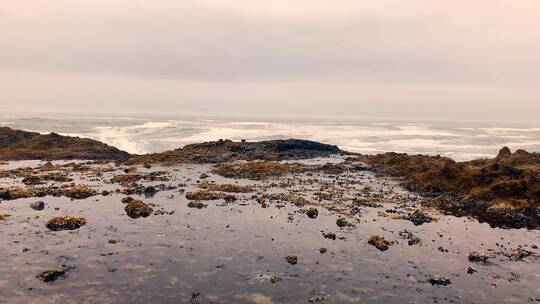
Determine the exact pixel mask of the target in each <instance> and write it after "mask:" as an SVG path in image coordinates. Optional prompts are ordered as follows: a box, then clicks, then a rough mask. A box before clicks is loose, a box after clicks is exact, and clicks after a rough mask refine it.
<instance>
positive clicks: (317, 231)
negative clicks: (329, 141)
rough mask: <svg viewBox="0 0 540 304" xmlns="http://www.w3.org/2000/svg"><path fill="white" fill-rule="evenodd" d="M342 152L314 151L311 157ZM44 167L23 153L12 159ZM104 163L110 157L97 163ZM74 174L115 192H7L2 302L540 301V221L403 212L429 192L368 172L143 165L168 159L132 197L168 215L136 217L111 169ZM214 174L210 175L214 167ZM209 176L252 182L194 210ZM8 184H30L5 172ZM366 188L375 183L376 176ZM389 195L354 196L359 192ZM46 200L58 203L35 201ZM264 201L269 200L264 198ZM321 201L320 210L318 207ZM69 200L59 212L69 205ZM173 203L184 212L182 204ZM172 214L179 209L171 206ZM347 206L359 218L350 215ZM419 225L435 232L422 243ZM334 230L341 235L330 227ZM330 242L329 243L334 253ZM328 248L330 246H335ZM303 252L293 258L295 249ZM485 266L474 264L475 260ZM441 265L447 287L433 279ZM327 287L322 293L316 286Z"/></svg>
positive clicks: (2, 207)
mask: <svg viewBox="0 0 540 304" xmlns="http://www.w3.org/2000/svg"><path fill="white" fill-rule="evenodd" d="M328 161H332V162H340V161H341V159H340V158H334V159H313V160H309V161H303V162H302V163H305V164H324V163H326V162H328ZM31 164H34V165H37V164H39V163H36V162H33V163H32V162H10V163H9V164H8V165H3V166H1V168H0V169H6V168H7V167H8V166H9V167H16V166H28V165H31ZM94 166H103V165H94ZM123 169H125V168H123V167H115V169H114V171H109V172H105V173H103V174H102V175H101V176H100V175H96V174H95V173H93V172H88V173H84V172H83V173H79V172H72V173H71V174H70V177H72V178H74V179H75V180H76V182H77V183H80V184H85V185H89V186H91V187H93V188H94V189H96V190H98V191H99V192H101V191H102V190H107V191H111V194H110V195H107V196H101V195H99V196H93V197H90V198H87V199H83V200H71V199H69V198H66V197H50V196H47V197H42V198H25V199H17V200H11V201H2V202H1V203H0V214H9V215H10V217H8V218H6V219H5V220H3V221H0V248H2V250H1V251H0V261H1V262H2V268H3V269H2V271H1V272H0V302H2V303H4V302H5V303H28V302H35V303H73V302H75V303H78V302H85V303H265V304H266V303H306V302H308V301H310V300H311V301H313V302H315V303H317V301H319V302H320V301H322V300H324V301H325V302H326V303H526V302H530V301H532V302H534V301H537V302H539V301H540V263H539V262H540V258H539V254H540V251H539V250H538V249H537V248H535V246H539V245H540V231H538V230H526V229H498V228H495V229H494V228H490V227H489V225H488V224H480V223H478V222H477V221H476V220H473V219H467V218H456V217H453V216H444V215H441V214H438V213H437V212H436V211H434V210H425V212H427V213H429V214H430V215H431V216H432V217H434V218H435V219H436V220H435V221H432V222H430V223H425V224H423V225H419V226H415V225H414V224H413V223H412V222H411V221H408V220H405V219H403V216H402V215H405V214H408V213H411V212H412V211H414V210H416V209H418V208H421V205H420V202H421V198H418V197H416V196H415V195H414V194H411V193H408V192H407V191H405V190H403V189H401V188H400V187H398V186H397V184H396V182H394V181H392V180H390V179H385V178H380V177H376V176H375V175H374V174H373V173H371V172H367V171H357V172H353V173H349V172H348V173H346V174H342V175H339V176H336V175H332V174H325V173H323V172H318V173H312V174H306V173H299V174H292V175H286V176H284V177H279V178H271V179H266V180H262V181H250V180H235V179H228V178H223V177H220V176H218V175H215V174H212V173H211V172H210V171H211V169H212V166H211V165H187V164H186V165H178V166H172V167H160V166H154V167H152V168H150V169H147V168H143V167H137V170H138V171H139V172H143V173H148V172H150V171H167V176H168V181H165V182H164V181H155V182H145V183H144V185H157V184H162V183H163V184H166V185H170V186H173V187H171V188H174V189H172V190H163V191H159V192H158V193H156V194H155V195H154V196H153V197H144V196H141V197H139V196H136V195H132V196H133V197H134V198H140V199H142V200H143V201H144V202H146V203H152V204H153V208H154V210H155V211H156V210H162V211H164V213H165V214H163V215H156V214H154V215H151V216H149V217H147V218H139V219H132V218H130V217H128V216H127V215H126V212H125V211H124V208H125V204H123V203H122V202H121V199H122V198H124V197H126V195H124V194H120V193H116V192H115V189H117V188H120V189H122V187H121V186H120V185H118V184H113V183H110V182H109V181H110V179H111V178H112V177H113V176H114V175H116V174H120V173H123V171H122V170H123ZM203 173H204V174H207V175H208V176H209V177H208V178H205V179H200V177H201V174H203ZM202 182H215V183H216V184H232V183H237V182H238V183H239V184H240V185H252V186H253V187H254V188H255V192H252V193H235V194H234V195H235V196H236V197H237V200H236V201H234V202H225V201H224V200H223V199H220V200H213V201H205V202H204V203H205V204H206V205H207V207H206V208H202V209H196V208H189V207H188V203H189V200H187V199H186V197H185V194H186V193H187V192H192V191H197V190H200V187H198V186H199V185H200V184H201V183H202ZM0 185H1V186H2V187H6V186H12V185H22V184H21V182H20V180H17V179H9V178H2V179H0ZM366 187H367V188H366ZM272 193H273V194H276V193H288V194H290V193H292V194H294V195H298V196H301V197H303V198H305V199H306V200H307V201H309V202H310V204H309V205H306V206H296V205H295V204H293V203H290V202H286V201H283V200H271V199H267V200H263V199H262V198H263V197H264V196H265V194H266V195H271V194H272ZM354 198H360V199H361V200H363V201H369V202H373V203H377V204H380V205H376V204H374V205H373V207H369V206H368V205H366V204H364V205H354V204H352V203H351V201H352V199H354ZM38 200H41V201H44V202H45V205H46V206H45V209H44V210H43V211H36V210H33V209H31V208H30V207H29V205H30V203H32V202H35V201H38ZM261 201H264V203H261ZM310 206H314V207H316V208H317V209H318V212H319V215H318V217H317V218H315V219H312V218H309V217H308V216H307V215H306V214H305V210H306V208H308V207H310ZM56 209H57V210H56ZM173 211H174V213H173ZM170 213H172V214H170ZM58 215H72V216H81V217H84V218H86V220H87V221H88V224H86V225H85V226H83V227H81V228H79V229H77V230H73V231H58V232H52V231H49V230H47V228H46V227H45V222H46V221H47V220H48V219H50V218H52V217H54V216H58ZM338 218H346V219H347V221H348V222H350V223H351V224H353V226H350V227H338V225H337V224H336V221H337V219H338ZM403 230H407V231H409V232H412V233H413V234H414V235H416V236H417V237H419V238H420V239H421V240H422V242H421V243H420V244H416V245H409V244H408V240H407V239H404V238H403V237H402V236H400V233H399V232H400V231H403ZM324 233H335V235H336V239H335V240H333V239H329V238H325V237H324V236H323V234H324ZM372 235H380V236H383V237H385V238H386V239H387V240H389V241H393V242H394V243H393V244H392V245H390V246H389V249H388V250H386V251H380V250H378V249H376V248H375V247H373V246H371V245H370V244H368V239H369V238H370V236H372ZM518 246H522V248H523V249H526V250H527V251H530V252H532V253H533V254H532V255H531V256H528V257H525V258H524V259H523V260H519V261H513V260H511V259H509V258H508V257H506V256H505V255H503V254H502V252H507V251H508V250H510V249H512V248H518ZM321 248H325V249H327V251H326V252H324V253H321V250H320V249H321ZM323 251H324V250H323ZM471 251H478V252H481V253H486V254H490V255H491V256H492V257H491V258H490V259H489V261H488V262H487V263H476V262H470V261H469V260H468V255H469V253H470V252H471ZM288 255H295V256H297V258H298V262H297V264H295V265H291V264H289V263H288V262H287V261H286V260H285V256H288ZM468 267H473V268H475V269H476V270H477V272H475V273H472V274H469V273H467V268H468ZM48 269H63V270H65V271H66V276H65V277H63V278H61V279H59V280H56V281H55V282H52V283H44V282H42V281H40V280H38V279H37V278H36V275H37V274H39V273H41V272H42V271H45V270H48ZM434 275H442V276H444V277H446V278H448V279H449V280H450V282H451V283H450V284H449V285H447V286H439V285H432V284H430V283H429V282H428V280H429V278H430V277H431V276H434ZM317 296H319V297H317Z"/></svg>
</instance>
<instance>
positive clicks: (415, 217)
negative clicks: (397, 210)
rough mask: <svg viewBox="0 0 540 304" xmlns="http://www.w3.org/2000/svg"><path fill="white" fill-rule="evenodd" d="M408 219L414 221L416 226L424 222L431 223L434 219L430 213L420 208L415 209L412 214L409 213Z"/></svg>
mask: <svg viewBox="0 0 540 304" xmlns="http://www.w3.org/2000/svg"><path fill="white" fill-rule="evenodd" d="M406 219H407V220H409V221H411V222H413V224H414V225H416V226H419V225H422V224H424V223H430V222H431V221H432V220H433V219H432V218H431V217H430V216H429V215H427V214H425V213H423V212H422V211H420V210H418V209H417V210H415V211H414V212H413V213H412V214H409V215H408V216H407V217H406Z"/></svg>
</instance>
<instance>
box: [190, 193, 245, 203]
mask: <svg viewBox="0 0 540 304" xmlns="http://www.w3.org/2000/svg"><path fill="white" fill-rule="evenodd" d="M186 198H187V199H188V200H191V201H213V200H219V199H223V200H225V201H226V202H234V201H236V196H234V195H230V194H225V193H223V192H213V191H206V190H200V191H195V192H188V193H186Z"/></svg>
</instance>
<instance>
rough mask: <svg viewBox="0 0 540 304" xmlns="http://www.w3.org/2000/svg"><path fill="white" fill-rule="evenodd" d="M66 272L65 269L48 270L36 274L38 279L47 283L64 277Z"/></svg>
mask: <svg viewBox="0 0 540 304" xmlns="http://www.w3.org/2000/svg"><path fill="white" fill-rule="evenodd" d="M65 275H66V272H65V271H64V270H56V269H52V270H46V271H44V272H42V273H40V274H38V275H37V276H36V278H37V279H39V280H41V281H42V282H45V283H52V282H54V281H56V280H58V279H59V278H61V277H64V276H65Z"/></svg>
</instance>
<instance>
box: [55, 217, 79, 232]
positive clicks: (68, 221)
mask: <svg viewBox="0 0 540 304" xmlns="http://www.w3.org/2000/svg"><path fill="white" fill-rule="evenodd" d="M84 225H86V219H85V218H82V217H74V216H57V217H53V218H52V219H50V220H49V221H47V223H45V227H47V228H48V229H49V230H52V231H61V230H75V229H79V228H81V227H82V226H84Z"/></svg>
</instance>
